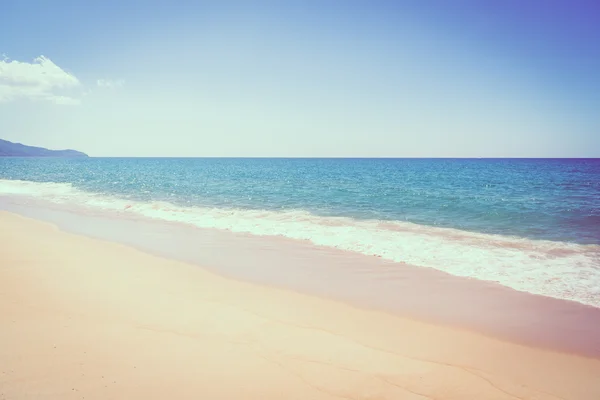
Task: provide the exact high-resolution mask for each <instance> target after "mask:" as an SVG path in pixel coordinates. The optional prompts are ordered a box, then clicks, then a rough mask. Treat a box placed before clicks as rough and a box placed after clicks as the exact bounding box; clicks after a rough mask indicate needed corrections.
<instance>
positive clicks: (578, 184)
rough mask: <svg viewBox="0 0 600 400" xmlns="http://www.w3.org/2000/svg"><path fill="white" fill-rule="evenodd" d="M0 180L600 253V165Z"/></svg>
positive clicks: (87, 174) (324, 162) (169, 172)
mask: <svg viewBox="0 0 600 400" xmlns="http://www.w3.org/2000/svg"><path fill="white" fill-rule="evenodd" d="M0 179H4V180H23V181H32V182H55V183H70V184H72V186H73V187H74V188H76V189H80V190H82V191H86V192H93V193H100V194H104V195H110V196H117V197H119V198H123V199H130V200H137V201H143V202H151V201H166V202H169V203H172V204H174V205H178V206H201V207H208V208H218V209H244V210H247V209H249V210H268V211H282V210H304V211H308V212H310V213H312V214H314V215H318V216H342V217H351V218H353V219H359V220H360V219H369V220H386V221H405V222H413V223H416V224H422V225H428V226H437V227H448V228H456V229H461V230H466V231H472V232H482V233H491V234H501V235H511V236H519V237H524V238H530V239H546V240H553V241H566V242H574V243H580V244H600V160H598V159H168V158H156V159H143V158H141V159H134V158H129V159H126V158H90V159H40V158H2V159H0ZM0 193H1V192H0Z"/></svg>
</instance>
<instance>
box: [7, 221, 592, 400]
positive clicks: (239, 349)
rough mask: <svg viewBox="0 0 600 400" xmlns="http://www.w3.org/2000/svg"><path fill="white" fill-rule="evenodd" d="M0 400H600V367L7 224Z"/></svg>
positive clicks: (35, 225)
mask: <svg viewBox="0 0 600 400" xmlns="http://www.w3.org/2000/svg"><path fill="white" fill-rule="evenodd" d="M0 227H1V228H0V243H2V245H1V246H0V252H1V254H0V327H1V328H0V399H2V400H9V399H10V400H12V399H122V398H128V399H138V398H139V399H142V398H143V399H164V398H174V399H175V398H176V399H184V398H190V399H191V398H195V399H197V398H205V399H340V398H342V399H428V398H429V399H515V398H518V399H594V400H597V399H598V398H600V378H599V377H600V360H596V359H593V358H585V357H581V356H576V355H571V354H567V353H560V352H554V351H551V350H546V349H538V348H533V347H526V346H523V345H518V344H513V343H509V342H504V341H501V340H498V339H494V338H489V337H485V336H482V335H481V334H478V333H473V332H470V331H467V330H460V329H453V328H452V329H451V328H448V327H444V326H436V325H433V324H429V323H422V322H417V321H413V320H410V319H403V318H400V317H398V316H394V315H391V314H386V313H383V312H377V311H370V310H369V311H367V310H361V309H358V308H354V307H351V306H349V305H346V304H343V303H340V302H335V301H330V300H324V299H321V298H316V297H311V296H307V295H302V294H298V293H294V292H290V291H285V290H279V289H275V288H271V287H263V286H259V285H255V284H250V283H245V282H241V281H235V280H230V279H225V278H222V277H220V276H217V275H214V274H212V273H210V272H207V271H205V270H203V269H201V268H198V267H197V266H193V265H189V264H185V263H182V262H178V261H172V260H168V259H164V258H159V257H156V256H152V255H149V254H146V253H143V252H141V251H139V250H135V249H133V248H129V247H126V246H124V245H120V244H116V243H111V242H104V241H100V240H96V239H90V238H87V237H84V236H77V235H73V234H69V233H65V232H62V231H60V230H59V229H58V228H56V227H54V226H53V225H50V224H47V223H43V222H39V221H35V220H31V219H26V218H23V217H20V216H17V215H15V214H11V213H7V212H0Z"/></svg>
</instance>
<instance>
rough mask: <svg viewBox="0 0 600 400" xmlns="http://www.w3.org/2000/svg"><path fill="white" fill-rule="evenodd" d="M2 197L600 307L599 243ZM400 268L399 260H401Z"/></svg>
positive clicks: (278, 214) (77, 193)
mask: <svg viewBox="0 0 600 400" xmlns="http://www.w3.org/2000/svg"><path fill="white" fill-rule="evenodd" d="M0 195H9V196H26V197H33V198H37V199H43V200H47V201H50V202H52V203H55V204H60V205H64V206H69V205H73V206H78V207H84V208H87V209H89V210H102V211H109V212H112V213H118V214H119V215H124V214H130V215H134V216H141V217H148V218H153V219H157V220H164V221H169V222H177V223H185V224H191V225H194V226H197V227H200V228H215V229H223V230H229V231H232V232H243V233H248V234H252V235H259V236H284V237H287V238H291V239H298V240H307V241H310V242H312V243H314V244H315V245H318V246H327V247H332V248H337V249H342V250H347V251H353V252H357V253H362V254H364V255H368V256H376V257H381V258H384V259H387V260H391V261H395V262H398V263H407V264H411V265H414V266H419V267H429V268H434V269H437V270H440V271H445V272H447V273H450V274H452V275H456V276H462V277H468V278H474V279H479V280H484V281H492V282H497V283H499V284H501V285H504V286H507V287H510V288H513V289H516V290H520V291H524V292H529V293H533V294H540V295H545V296H550V297H554V298H559V299H566V300H572V301H577V302H580V303H583V304H588V305H592V306H596V307H600V246H599V245H581V244H574V243H566V242H555V241H545V240H531V239H525V238H519V237H511V236H502V235H491V234H483V233H474V232H468V231H462V230H458V229H451V228H439V227H432V226H426V225H418V224H414V223H409V222H403V221H377V220H357V219H353V218H347V217H324V216H318V215H315V214H311V213H310V212H307V211H304V210H285V211H270V210H251V209H236V208H209V207H196V206H181V205H176V204H173V203H170V202H166V201H159V202H157V201H153V202H141V201H134V200H130V199H126V198H121V197H115V196H111V195H106V194H102V193H91V192H86V191H82V190H79V189H77V188H74V187H73V186H72V185H71V184H68V183H37V182H29V181H17V180H0ZM399 267H401V265H399Z"/></svg>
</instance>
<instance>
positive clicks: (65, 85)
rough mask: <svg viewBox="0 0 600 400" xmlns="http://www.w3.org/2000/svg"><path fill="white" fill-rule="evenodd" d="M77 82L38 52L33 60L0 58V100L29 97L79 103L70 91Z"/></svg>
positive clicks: (74, 89)
mask: <svg viewBox="0 0 600 400" xmlns="http://www.w3.org/2000/svg"><path fill="white" fill-rule="evenodd" d="M81 86H82V85H81V82H80V81H79V79H77V78H76V77H75V76H73V75H72V74H70V73H68V72H66V71H65V70H63V69H62V68H60V67H59V66H58V65H56V64H54V63H53V62H52V61H51V60H50V59H49V58H47V57H44V56H40V57H38V58H36V59H34V60H33V62H31V63H28V62H21V61H14V60H12V61H11V60H9V59H8V58H7V57H6V56H4V58H3V59H2V60H0V102H7V101H14V100H18V99H29V100H36V101H50V102H52V103H55V104H79V102H80V101H79V99H77V97H76V96H75V95H74V94H75V93H78V92H79V89H80V88H81Z"/></svg>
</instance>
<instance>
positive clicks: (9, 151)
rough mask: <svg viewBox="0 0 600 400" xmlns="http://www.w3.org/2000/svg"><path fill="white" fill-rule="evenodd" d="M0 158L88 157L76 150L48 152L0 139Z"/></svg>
mask: <svg viewBox="0 0 600 400" xmlns="http://www.w3.org/2000/svg"><path fill="white" fill-rule="evenodd" d="M0 157H88V155H87V154H85V153H82V152H80V151H76V150H50V149H45V148H43V147H33V146H26V145H24V144H21V143H13V142H9V141H8V140H2V139H0Z"/></svg>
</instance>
